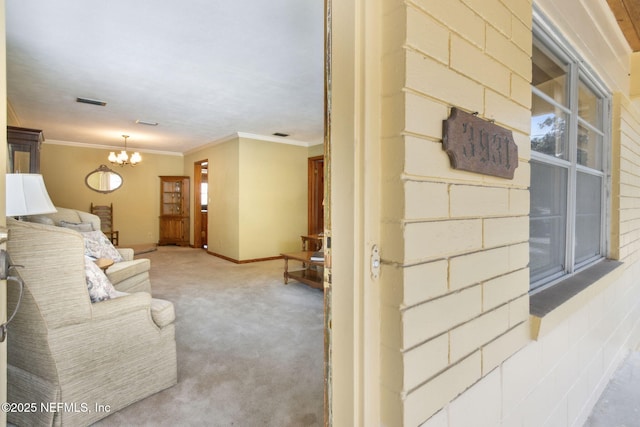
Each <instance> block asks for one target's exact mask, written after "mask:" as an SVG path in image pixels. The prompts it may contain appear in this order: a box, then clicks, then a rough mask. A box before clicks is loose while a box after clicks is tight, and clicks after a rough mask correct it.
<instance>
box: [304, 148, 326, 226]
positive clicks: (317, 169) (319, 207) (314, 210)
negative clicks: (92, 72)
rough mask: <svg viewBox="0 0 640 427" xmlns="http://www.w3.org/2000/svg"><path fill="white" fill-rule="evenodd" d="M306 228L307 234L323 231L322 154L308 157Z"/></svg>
mask: <svg viewBox="0 0 640 427" xmlns="http://www.w3.org/2000/svg"><path fill="white" fill-rule="evenodd" d="M308 171H309V172H308V185H309V191H308V203H307V206H308V221H307V223H308V229H307V232H308V233H309V234H320V233H322V232H323V231H324V156H316V157H309V159H308Z"/></svg>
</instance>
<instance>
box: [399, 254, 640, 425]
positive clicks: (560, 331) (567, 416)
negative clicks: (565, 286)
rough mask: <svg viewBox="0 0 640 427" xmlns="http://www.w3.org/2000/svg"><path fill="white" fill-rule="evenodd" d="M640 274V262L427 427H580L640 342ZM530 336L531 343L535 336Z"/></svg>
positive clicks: (499, 368) (485, 379)
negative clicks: (617, 369)
mask: <svg viewBox="0 0 640 427" xmlns="http://www.w3.org/2000/svg"><path fill="white" fill-rule="evenodd" d="M638 277H640V264H639V263H633V264H630V265H629V268H627V269H625V270H624V272H623V273H622V274H621V275H620V277H619V278H617V279H616V280H614V281H613V282H612V283H609V284H608V286H603V289H602V290H601V291H600V292H599V293H598V294H597V295H596V296H595V297H594V298H592V299H591V300H590V301H589V303H588V304H586V305H584V306H583V307H582V308H581V309H580V310H578V311H577V312H575V313H574V314H573V315H572V316H571V317H569V318H567V319H566V320H565V321H564V322H562V323H561V324H559V325H557V326H556V327H555V328H554V329H553V331H552V332H551V333H549V334H548V335H546V336H544V337H542V338H540V339H539V340H537V341H531V342H530V343H529V344H528V345H527V346H525V347H524V348H522V349H521V350H519V351H517V352H516V353H515V354H514V355H513V356H511V357H510V358H508V359H507V360H506V361H504V362H503V363H501V364H500V365H499V366H498V367H497V368H496V369H493V370H492V371H490V372H489V373H488V374H487V375H486V376H484V377H483V378H482V379H481V380H480V381H478V382H477V383H475V384H474V385H472V386H471V387H470V388H469V389H468V390H466V391H464V393H462V394H461V395H459V396H458V397H457V398H455V399H453V400H452V401H451V402H450V403H448V404H447V405H445V406H444V408H443V409H441V410H440V411H439V412H438V413H437V414H435V415H434V416H432V417H431V418H430V419H429V420H428V421H426V422H425V423H423V424H422V427H466V426H471V425H473V426H505V427H506V426H523V427H528V426H531V427H544V426H575V427H581V426H582V425H583V424H584V422H585V421H586V419H587V417H588V416H589V414H590V413H591V410H592V408H593V406H594V405H595V403H596V402H597V400H598V398H599V397H600V394H601V393H602V391H603V390H604V387H605V386H606V385H607V382H608V380H609V379H610V378H611V376H612V375H613V373H614V372H615V370H616V368H617V367H618V366H619V364H620V363H621V361H622V360H623V359H624V357H625V356H626V355H627V354H628V351H629V348H636V347H637V343H638V342H640V321H639V319H640V286H639V285H638V280H637V278H638ZM523 335H525V336H523V337H522V338H523V339H527V336H528V331H524V332H523ZM405 425H411V424H406V423H405Z"/></svg>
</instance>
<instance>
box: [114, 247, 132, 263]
mask: <svg viewBox="0 0 640 427" xmlns="http://www.w3.org/2000/svg"><path fill="white" fill-rule="evenodd" d="M116 249H117V250H118V252H120V255H122V258H124V260H125V261H132V260H133V249H131V248H116Z"/></svg>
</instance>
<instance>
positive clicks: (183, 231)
mask: <svg viewBox="0 0 640 427" xmlns="http://www.w3.org/2000/svg"><path fill="white" fill-rule="evenodd" d="M158 245H179V246H189V177H188V176H161V177H160V238H159V239H158Z"/></svg>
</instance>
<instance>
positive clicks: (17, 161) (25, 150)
mask: <svg viewBox="0 0 640 427" xmlns="http://www.w3.org/2000/svg"><path fill="white" fill-rule="evenodd" d="M42 141H44V135H43V133H42V131H41V130H39V129H27V128H20V127H15V126H7V173H40V146H41V145H42Z"/></svg>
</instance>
